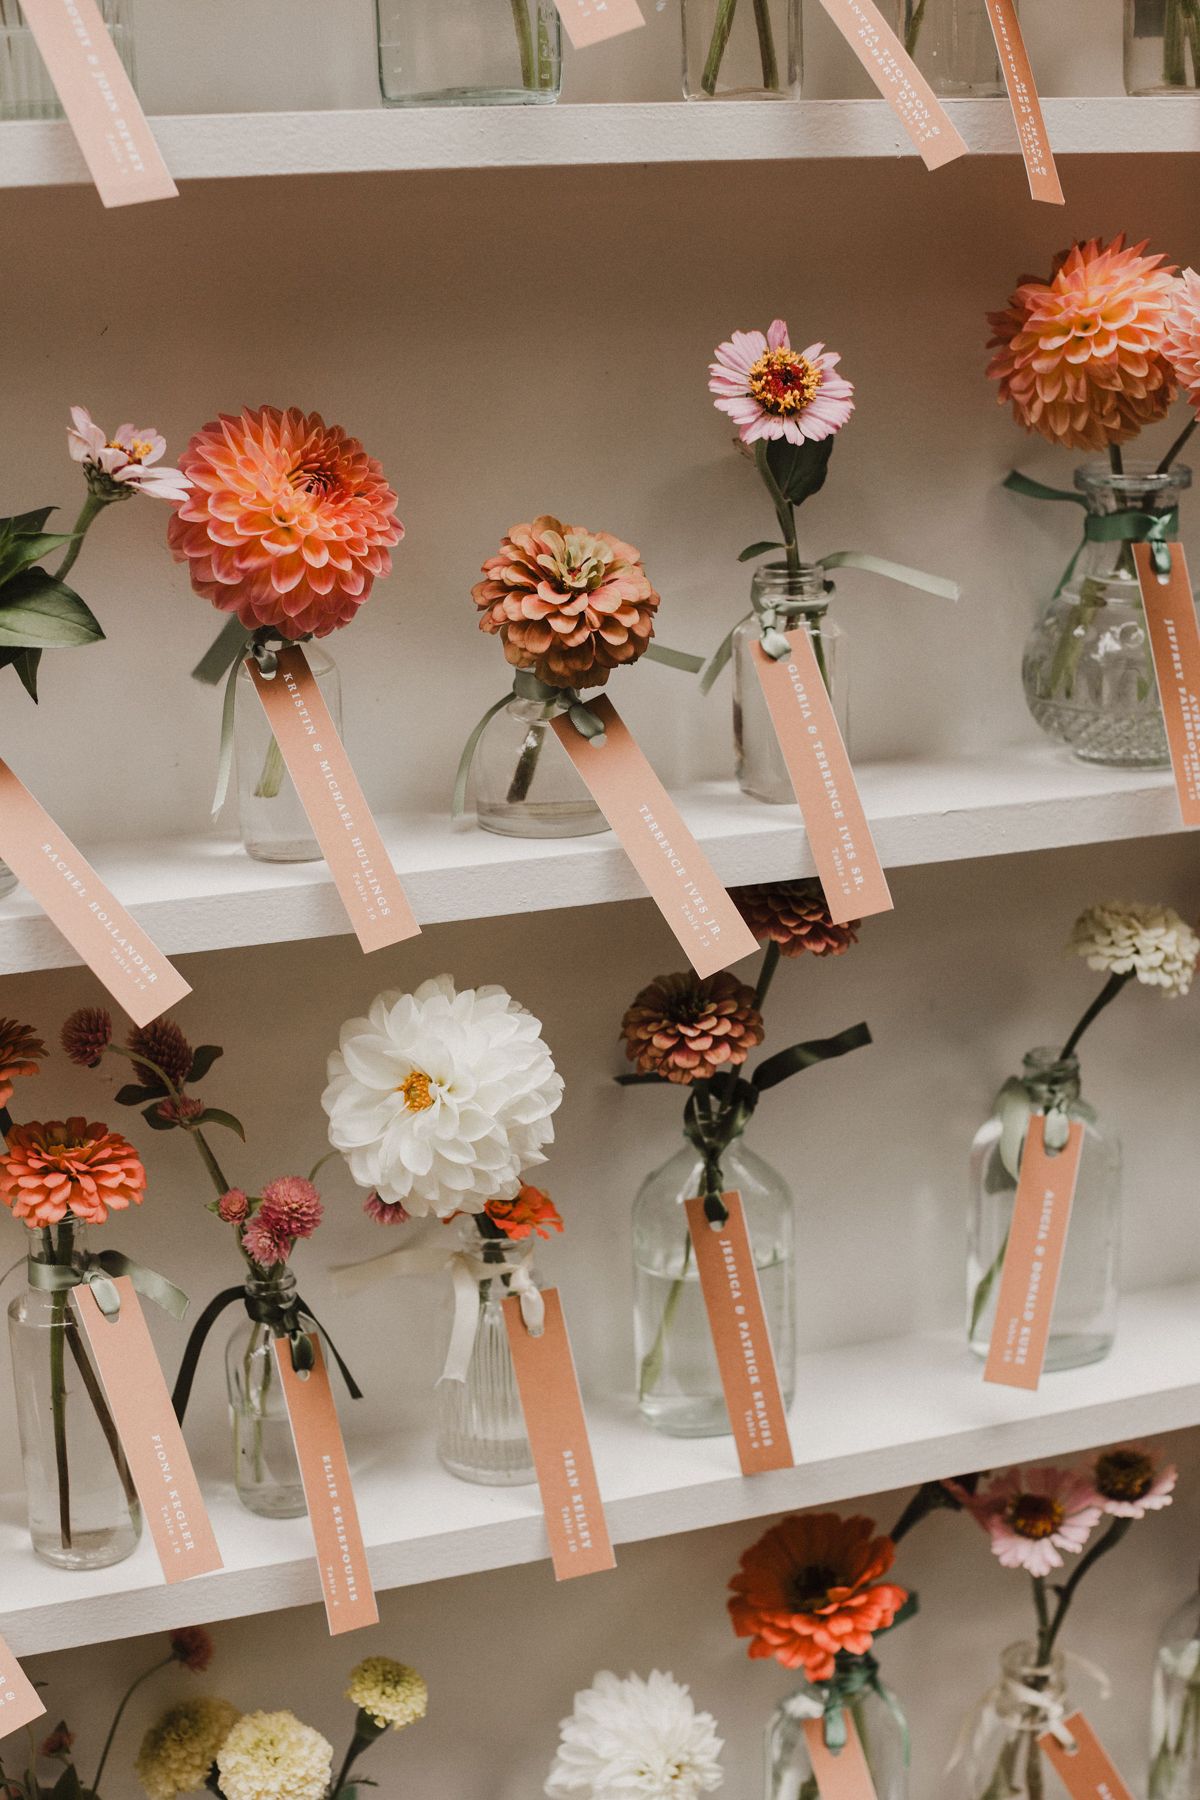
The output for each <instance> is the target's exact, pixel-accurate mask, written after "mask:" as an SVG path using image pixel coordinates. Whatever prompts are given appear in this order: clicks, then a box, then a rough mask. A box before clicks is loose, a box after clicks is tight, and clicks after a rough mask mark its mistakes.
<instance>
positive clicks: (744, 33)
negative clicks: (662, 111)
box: [680, 0, 804, 100]
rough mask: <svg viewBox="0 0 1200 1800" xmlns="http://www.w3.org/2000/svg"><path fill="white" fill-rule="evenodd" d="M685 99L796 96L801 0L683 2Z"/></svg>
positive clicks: (800, 78)
mask: <svg viewBox="0 0 1200 1800" xmlns="http://www.w3.org/2000/svg"><path fill="white" fill-rule="evenodd" d="M680 13H681V15H682V24H683V97H684V99H685V100H798V99H799V98H800V88H801V83H802V82H803V79H804V39H803V35H802V24H801V10H800V0H754V5H753V6H743V7H741V8H740V10H739V9H738V7H737V0H680Z"/></svg>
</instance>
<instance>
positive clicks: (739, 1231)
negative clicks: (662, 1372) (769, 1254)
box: [684, 1191, 796, 1475]
mask: <svg viewBox="0 0 1200 1800" xmlns="http://www.w3.org/2000/svg"><path fill="white" fill-rule="evenodd" d="M721 1199H722V1202H723V1203H724V1206H725V1209H726V1211H727V1212H728V1214H729V1217H728V1219H727V1220H726V1221H725V1223H724V1225H722V1226H721V1227H720V1229H719V1230H716V1229H714V1228H713V1226H712V1225H711V1224H710V1222H709V1220H708V1219H706V1218H705V1216H704V1202H703V1200H688V1201H685V1203H684V1204H685V1206H686V1208H687V1220H688V1230H689V1231H690V1232H691V1236H692V1250H693V1252H694V1254H695V1257H696V1270H697V1272H698V1274H699V1276H700V1291H701V1293H702V1294H703V1295H704V1306H705V1310H706V1311H707V1313H708V1325H709V1330H710V1331H711V1332H712V1340H713V1349H714V1350H715V1351H716V1354H717V1367H718V1368H719V1369H720V1371H721V1386H722V1388H723V1389H724V1390H725V1405H726V1406H727V1407H728V1409H729V1423H730V1424H731V1425H732V1427H733V1437H734V1442H735V1443H736V1445H737V1453H738V1461H739V1462H740V1463H741V1465H742V1474H743V1475H759V1474H761V1473H762V1472H763V1471H764V1470H765V1469H792V1468H795V1466H796V1459H795V1457H794V1456H793V1455H792V1445H791V1440H790V1439H789V1437H788V1428H787V1412H786V1410H785V1408H784V1404H783V1394H782V1393H781V1391H780V1387H779V1371H778V1370H777V1368H776V1367H775V1352H774V1350H773V1349H772V1348H771V1334H770V1332H769V1331H768V1330H767V1315H766V1313H765V1312H764V1311H763V1303H762V1291H761V1289H760V1288H759V1285H758V1270H757V1268H756V1267H755V1264H754V1252H753V1250H752V1249H751V1247H750V1234H749V1232H748V1231H747V1230H746V1215H745V1212H744V1210H743V1208H742V1196H741V1195H740V1194H739V1193H737V1192H736V1191H734V1192H733V1193H729V1194H722V1195H721Z"/></svg>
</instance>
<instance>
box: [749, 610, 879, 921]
mask: <svg viewBox="0 0 1200 1800" xmlns="http://www.w3.org/2000/svg"><path fill="white" fill-rule="evenodd" d="M783 635H784V636H785V637H786V638H787V641H788V643H789V644H790V645H791V646H792V654H791V656H790V657H782V658H781V659H780V660H779V661H778V662H775V661H774V660H773V659H772V658H771V657H769V656H767V655H766V654H765V653H764V651H763V648H762V645H761V644H757V643H756V644H753V645H752V646H751V650H752V652H753V656H754V666H755V668H756V669H757V670H758V678H759V680H760V681H761V682H762V690H763V694H764V696H765V698H766V702H767V707H768V710H769V711H770V714H771V722H772V724H773V725H774V727H775V735H776V737H777V738H778V739H779V748H780V750H781V751H782V752H783V760H784V762H785V763H786V764H787V772H788V776H789V778H790V780H791V783H792V787H793V789H794V790H795V795H796V799H797V800H798V801H799V803H800V811H801V813H802V814H803V815H804V829H805V830H806V831H807V833H808V842H809V847H810V849H811V850H812V853H813V859H814V861H815V862H816V865H817V874H818V875H819V876H820V878H821V886H822V887H823V888H824V890H825V899H826V902H827V903H828V906H829V916H830V918H831V919H832V920H833V922H834V924H835V925H845V924H846V923H847V921H848V920H850V919H864V918H867V917H868V916H869V915H870V914H871V913H881V912H891V910H892V896H891V894H890V893H889V892H888V884H887V881H886V879H885V877H884V873H883V866H882V864H881V863H880V861H879V857H878V855H877V854H876V850H875V844H874V840H873V839H872V837H871V828H870V826H869V825H868V824H867V815H866V813H865V812H864V811H863V804H862V801H861V800H860V799H859V797H858V787H857V785H856V784H855V780H854V772H853V770H852V769H851V767H850V758H849V757H848V756H847V755H846V746H845V745H844V744H843V742H842V734H841V732H840V731H839V730H838V727H837V720H836V719H835V718H834V716H833V706H832V703H831V702H830V699H829V695H828V693H827V692H826V691H825V683H824V682H823V681H822V679H821V671H820V669H819V668H818V667H817V659H816V657H815V656H814V655H813V647H812V644H811V642H810V641H809V636H808V633H807V631H805V629H804V627H803V626H800V627H799V628H798V629H797V630H795V631H788V632H785V633H784V634H783Z"/></svg>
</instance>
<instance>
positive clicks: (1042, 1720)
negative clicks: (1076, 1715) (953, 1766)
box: [959, 1644, 1071, 1800]
mask: <svg viewBox="0 0 1200 1800" xmlns="http://www.w3.org/2000/svg"><path fill="white" fill-rule="evenodd" d="M1066 1685H1067V1684H1066V1676H1065V1674H1064V1672H1063V1657H1062V1651H1061V1650H1055V1651H1053V1652H1052V1653H1051V1656H1050V1659H1049V1661H1048V1662H1047V1663H1046V1664H1045V1665H1044V1666H1043V1665H1041V1664H1039V1662H1038V1659H1037V1650H1036V1647H1035V1646H1034V1645H1033V1644H1010V1645H1009V1647H1008V1649H1007V1650H1006V1651H1005V1652H1004V1654H1003V1655H1002V1656H1001V1658H1000V1679H999V1681H998V1682H997V1683H996V1685H995V1687H994V1688H992V1690H991V1692H990V1693H989V1694H987V1695H986V1696H985V1698H984V1700H983V1702H982V1704H981V1706H980V1707H979V1710H978V1715H977V1719H976V1722H975V1729H974V1733H973V1735H972V1738H971V1741H970V1742H969V1744H968V1745H967V1747H966V1754H965V1756H964V1758H963V1761H962V1763H961V1765H960V1767H961V1770H962V1778H961V1786H960V1789H959V1791H960V1793H961V1794H962V1795H963V1797H964V1800H1000V1797H1001V1796H1003V1800H1062V1797H1063V1796H1064V1795H1065V1793H1066V1789H1065V1788H1064V1787H1063V1785H1062V1783H1061V1782H1060V1781H1059V1779H1058V1777H1057V1775H1056V1774H1055V1773H1054V1769H1053V1767H1052V1766H1051V1764H1050V1762H1049V1760H1048V1759H1047V1757H1046V1756H1045V1755H1044V1753H1043V1752H1042V1751H1041V1750H1040V1749H1039V1748H1038V1742H1037V1740H1038V1738H1039V1737H1040V1736H1041V1735H1042V1734H1043V1733H1044V1732H1045V1731H1046V1729H1047V1727H1048V1726H1049V1725H1050V1724H1052V1723H1053V1722H1054V1721H1055V1720H1060V1719H1062V1718H1063V1717H1064V1715H1065V1714H1066V1713H1068V1712H1069V1711H1070V1710H1071V1709H1070V1706H1069V1705H1068V1703H1067V1700H1066Z"/></svg>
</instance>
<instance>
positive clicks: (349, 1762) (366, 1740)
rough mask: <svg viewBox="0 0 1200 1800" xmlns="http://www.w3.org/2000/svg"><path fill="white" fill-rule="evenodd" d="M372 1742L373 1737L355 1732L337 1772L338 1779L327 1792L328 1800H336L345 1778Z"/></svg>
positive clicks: (343, 1785)
mask: <svg viewBox="0 0 1200 1800" xmlns="http://www.w3.org/2000/svg"><path fill="white" fill-rule="evenodd" d="M374 1742H375V1739H374V1738H373V1737H364V1736H363V1735H362V1733H361V1732H358V1731H356V1732H355V1734H354V1736H353V1737H352V1738H351V1739H350V1746H349V1748H348V1750H347V1751H346V1756H345V1760H344V1761H343V1763H342V1766H341V1768H340V1769H339V1770H338V1778H337V1780H336V1781H335V1782H334V1784H333V1786H332V1787H331V1788H330V1790H329V1800H337V1797H338V1795H339V1794H340V1793H341V1791H342V1789H343V1788H344V1787H345V1785H346V1778H347V1776H348V1775H349V1773H350V1771H351V1769H352V1768H353V1767H354V1765H355V1763H356V1762H357V1761H358V1759H359V1757H360V1756H361V1755H362V1753H363V1751H364V1750H368V1749H370V1747H371V1745H372V1744H373V1743H374Z"/></svg>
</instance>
